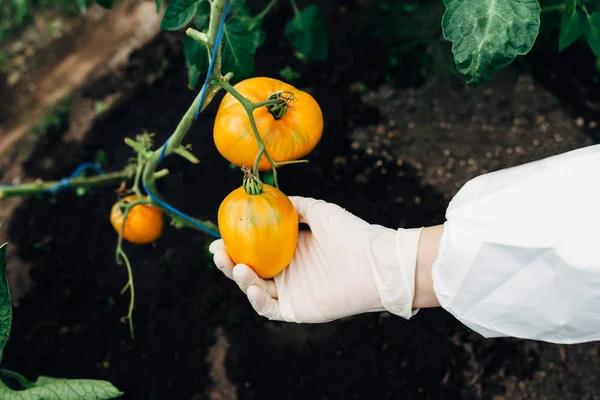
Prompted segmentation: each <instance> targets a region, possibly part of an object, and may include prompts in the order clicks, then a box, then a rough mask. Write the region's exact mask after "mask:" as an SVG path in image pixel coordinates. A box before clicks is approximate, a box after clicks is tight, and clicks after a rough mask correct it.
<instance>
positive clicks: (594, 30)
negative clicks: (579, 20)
mask: <svg viewBox="0 0 600 400" xmlns="http://www.w3.org/2000/svg"><path fill="white" fill-rule="evenodd" d="M586 20H587V23H586V26H585V38H586V40H587V42H588V45H589V46H590V48H591V49H592V51H593V52H594V55H595V56H596V57H600V10H596V11H594V12H593V13H592V14H586Z"/></svg>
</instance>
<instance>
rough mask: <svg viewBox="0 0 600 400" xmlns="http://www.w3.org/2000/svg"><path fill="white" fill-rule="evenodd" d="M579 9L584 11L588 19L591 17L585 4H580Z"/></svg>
mask: <svg viewBox="0 0 600 400" xmlns="http://www.w3.org/2000/svg"><path fill="white" fill-rule="evenodd" d="M581 9H582V10H583V12H584V13H585V16H586V18H587V19H588V20H589V19H590V18H591V15H590V12H589V11H588V9H587V7H586V6H585V4H584V5H582V6H581Z"/></svg>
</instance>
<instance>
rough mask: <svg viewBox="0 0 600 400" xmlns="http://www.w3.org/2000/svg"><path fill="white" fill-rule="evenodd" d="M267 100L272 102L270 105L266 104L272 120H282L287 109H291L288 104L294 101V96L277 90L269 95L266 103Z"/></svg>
mask: <svg viewBox="0 0 600 400" xmlns="http://www.w3.org/2000/svg"><path fill="white" fill-rule="evenodd" d="M269 100H271V101H274V102H273V103H272V104H267V106H266V107H267V110H269V112H270V113H271V115H272V116H273V118H275V119H277V120H279V119H281V118H283V116H284V115H285V113H286V112H287V110H288V108H291V107H290V103H291V102H292V101H293V100H294V94H293V93H291V92H286V91H283V90H279V91H277V92H275V93H273V94H272V95H270V96H269V97H268V98H267V101H269Z"/></svg>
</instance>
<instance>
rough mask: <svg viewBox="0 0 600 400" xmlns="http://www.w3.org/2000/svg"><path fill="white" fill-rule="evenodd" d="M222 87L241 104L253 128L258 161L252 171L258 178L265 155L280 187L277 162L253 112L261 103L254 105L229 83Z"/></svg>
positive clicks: (222, 83)
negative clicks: (261, 135)
mask: <svg viewBox="0 0 600 400" xmlns="http://www.w3.org/2000/svg"><path fill="white" fill-rule="evenodd" d="M221 86H222V87H223V88H224V89H225V90H226V91H227V92H228V93H230V94H231V95H232V96H233V97H234V98H235V99H236V100H237V101H239V102H240V104H241V105H242V107H244V110H246V113H247V114H248V119H249V120H250V126H251V127H252V132H253V133H254V138H255V139H256V144H257V145H258V154H257V156H256V160H255V161H254V168H253V169H252V173H253V174H254V175H255V176H256V177H258V176H259V175H258V164H259V163H260V159H261V157H262V156H263V155H264V156H265V157H266V158H267V160H269V163H271V168H272V169H273V181H274V182H275V186H276V187H279V182H278V181H277V162H275V161H274V160H273V159H272V158H271V156H270V155H269V152H268V151H267V148H266V147H265V143H264V142H263V140H262V138H261V137H260V134H259V133H258V128H257V127H256V121H255V120H254V115H253V114H252V113H253V111H254V110H255V109H256V108H257V107H259V104H260V103H257V104H254V103H252V102H251V101H250V100H248V99H247V98H246V97H244V96H243V95H242V94H241V93H240V92H238V91H237V90H235V89H234V88H233V86H231V84H230V83H229V82H221Z"/></svg>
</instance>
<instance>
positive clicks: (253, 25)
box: [248, 0, 278, 31]
mask: <svg viewBox="0 0 600 400" xmlns="http://www.w3.org/2000/svg"><path fill="white" fill-rule="evenodd" d="M277 1H278V0H271V1H270V2H269V4H267V6H266V7H265V8H264V9H263V10H262V11H261V12H260V13H258V14H257V15H256V16H255V17H254V20H253V21H252V23H251V24H250V26H249V27H248V30H249V31H251V30H253V29H254V28H256V26H257V25H258V24H260V23H261V22H262V20H263V18H265V17H266V15H267V14H268V13H269V11H271V9H272V8H273V6H274V5H275V3H277Z"/></svg>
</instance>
